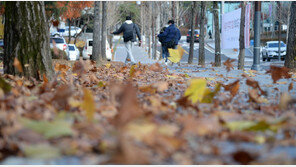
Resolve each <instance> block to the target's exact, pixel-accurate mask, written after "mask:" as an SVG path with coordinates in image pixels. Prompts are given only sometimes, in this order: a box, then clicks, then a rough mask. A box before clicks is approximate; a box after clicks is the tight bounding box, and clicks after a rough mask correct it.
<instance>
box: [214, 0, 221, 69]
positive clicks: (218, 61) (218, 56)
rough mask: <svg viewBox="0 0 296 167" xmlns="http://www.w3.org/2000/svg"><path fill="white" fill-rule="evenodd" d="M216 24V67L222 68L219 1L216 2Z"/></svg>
mask: <svg viewBox="0 0 296 167" xmlns="http://www.w3.org/2000/svg"><path fill="white" fill-rule="evenodd" d="M213 3H214V23H215V66H216V67H220V66H221V46H220V30H219V14H218V1H214V2H213Z"/></svg>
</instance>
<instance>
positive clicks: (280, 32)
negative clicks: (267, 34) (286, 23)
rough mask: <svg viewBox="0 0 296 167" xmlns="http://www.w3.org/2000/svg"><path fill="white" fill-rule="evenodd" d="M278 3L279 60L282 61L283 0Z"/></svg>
mask: <svg viewBox="0 0 296 167" xmlns="http://www.w3.org/2000/svg"><path fill="white" fill-rule="evenodd" d="M277 3H278V22H279V28H278V38H279V47H278V61H281V35H282V31H281V30H282V20H281V12H282V10H281V2H277Z"/></svg>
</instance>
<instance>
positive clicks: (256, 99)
mask: <svg viewBox="0 0 296 167" xmlns="http://www.w3.org/2000/svg"><path fill="white" fill-rule="evenodd" d="M249 97H250V101H253V102H256V103H269V101H268V100H267V99H266V98H264V97H261V96H260V95H259V94H258V90H256V89H250V88H249Z"/></svg>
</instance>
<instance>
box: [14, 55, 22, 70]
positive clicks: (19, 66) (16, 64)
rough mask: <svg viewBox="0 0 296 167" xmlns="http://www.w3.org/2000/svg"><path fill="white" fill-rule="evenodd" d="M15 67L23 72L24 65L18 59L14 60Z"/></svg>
mask: <svg viewBox="0 0 296 167" xmlns="http://www.w3.org/2000/svg"><path fill="white" fill-rule="evenodd" d="M13 65H14V67H15V68H16V69H17V70H18V71H19V72H23V67H22V64H21V62H20V61H19V60H18V59H17V58H14V61H13Z"/></svg>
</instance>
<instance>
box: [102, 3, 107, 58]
mask: <svg viewBox="0 0 296 167" xmlns="http://www.w3.org/2000/svg"><path fill="white" fill-rule="evenodd" d="M101 32H102V41H101V52H102V53H101V55H102V60H103V61H106V60H107V58H106V39H107V2H106V1H103V2H102V30H101Z"/></svg>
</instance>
